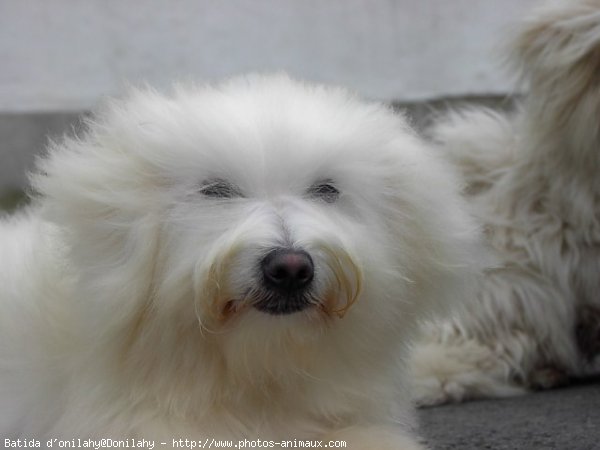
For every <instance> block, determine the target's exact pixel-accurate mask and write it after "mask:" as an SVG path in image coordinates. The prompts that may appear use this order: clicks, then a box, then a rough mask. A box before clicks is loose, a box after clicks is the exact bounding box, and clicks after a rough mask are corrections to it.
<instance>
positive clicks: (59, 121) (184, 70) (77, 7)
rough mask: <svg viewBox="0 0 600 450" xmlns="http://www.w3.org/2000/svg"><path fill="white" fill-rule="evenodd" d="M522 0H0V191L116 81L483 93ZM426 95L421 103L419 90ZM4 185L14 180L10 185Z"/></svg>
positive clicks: (504, 82)
mask: <svg viewBox="0 0 600 450" xmlns="http://www.w3.org/2000/svg"><path fill="white" fill-rule="evenodd" d="M534 3H535V0H502V1H498V0H452V1H447V0H419V1H416V0H226V1H219V0H156V1H142V0H129V1H122V0H104V1H88V0H53V1H45V0H0V198H1V199H2V200H1V202H2V204H4V205H7V206H10V204H11V203H14V199H18V198H19V196H18V192H19V191H20V190H21V189H22V188H23V186H24V185H25V183H26V176H25V173H26V170H27V169H28V168H30V167H31V163H32V160H33V155H34V154H35V153H37V152H39V151H41V149H43V147H44V145H45V142H46V140H47V137H48V136H56V135H59V134H62V133H63V132H64V131H65V130H68V129H69V128H70V127H71V126H72V125H75V126H76V124H77V117H78V116H79V115H80V114H81V113H85V112H87V111H89V110H90V109H93V108H94V106H95V105H96V104H97V103H98V102H99V101H100V100H101V99H102V98H103V97H105V96H112V95H119V94H120V93H122V92H123V91H124V89H125V88H126V86H127V85H128V84H139V83H143V82H147V83H150V84H152V85H155V86H157V87H159V88H166V87H168V85H169V84H170V83H171V82H172V81H174V80H207V81H210V80H215V79H220V78H223V77H228V76H231V75H236V74H240V73H245V72H252V71H258V72H269V71H281V70H284V71H287V72H289V73H290V74H292V75H293V76H295V77H298V78H302V79H306V80H310V81H316V82H325V83H333V84H341V85H345V86H347V87H349V88H351V89H353V90H355V91H357V92H359V93H360V94H361V95H363V96H364V97H367V98H371V99H378V100H384V101H388V102H395V103H400V104H403V105H406V106H408V107H409V109H410V111H411V113H412V114H413V115H414V117H415V121H416V122H419V121H420V120H422V118H423V116H424V115H426V113H427V111H428V108H423V105H429V104H430V102H432V101H433V102H434V104H435V102H436V101H437V102H438V103H439V102H440V99H442V100H443V101H446V99H449V101H454V100H455V99H465V98H467V99H476V100H479V101H489V102H492V103H493V102H496V101H498V99H500V98H502V97H503V96H505V95H506V94H507V93H511V92H512V90H513V86H514V80H513V79H512V78H511V76H510V75H509V71H508V70H504V69H503V64H502V62H503V52H502V47H503V45H504V43H505V41H506V36H507V35H510V29H511V26H512V25H513V24H514V23H515V22H516V21H518V19H519V18H520V17H522V16H523V15H524V14H525V13H526V12H527V11H528V10H529V9H530V8H531V6H532V4H534ZM423 102H426V103H423ZM15 193H17V194H15Z"/></svg>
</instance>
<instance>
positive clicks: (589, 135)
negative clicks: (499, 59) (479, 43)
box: [512, 0, 600, 167]
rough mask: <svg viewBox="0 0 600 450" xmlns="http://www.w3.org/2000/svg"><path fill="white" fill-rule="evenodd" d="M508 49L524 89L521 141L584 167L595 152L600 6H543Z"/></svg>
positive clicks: (599, 142) (583, 2)
mask: <svg viewBox="0 0 600 450" xmlns="http://www.w3.org/2000/svg"><path fill="white" fill-rule="evenodd" d="M512 44H513V45H512V53H513V56H514V61H516V62H517V64H518V67H519V68H520V69H521V73H522V75H523V78H524V80H525V81H526V82H527V83H528V91H529V93H528V95H527V98H526V101H525V108H526V110H527V115H526V117H528V118H529V120H530V121H529V123H528V124H527V125H526V126H529V127H530V129H528V130H527V133H526V135H528V136H534V137H537V140H538V141H539V140H542V142H534V143H533V145H532V146H531V147H533V148H535V147H537V148H540V149H543V152H547V151H548V150H547V148H548V146H550V147H552V146H555V147H557V148H558V149H559V150H558V151H560V152H562V153H563V154H564V149H565V148H568V149H569V151H570V152H571V154H570V156H571V157H575V158H578V159H579V160H580V161H581V163H582V164H584V165H585V166H586V167H589V165H590V163H593V162H595V161H597V159H596V158H597V152H598V147H599V146H600V120H599V118H600V3H599V2H598V1H596V0H576V1H573V0H563V1H561V2H558V3H556V4H551V5H547V6H544V7H543V8H541V9H540V10H538V11H537V12H535V13H534V14H533V15H532V16H531V17H530V18H529V19H528V20H527V21H526V22H525V23H524V24H523V28H522V31H521V32H520V33H519V34H518V35H517V39H516V40H515V41H514V42H513V43H512ZM540 128H541V129H540ZM557 141H559V142H557ZM540 151H542V150H540ZM545 156H547V155H545ZM590 159H593V161H590Z"/></svg>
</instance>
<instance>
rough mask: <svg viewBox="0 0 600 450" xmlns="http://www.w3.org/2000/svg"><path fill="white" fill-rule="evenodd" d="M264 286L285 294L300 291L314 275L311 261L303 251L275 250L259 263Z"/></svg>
mask: <svg viewBox="0 0 600 450" xmlns="http://www.w3.org/2000/svg"><path fill="white" fill-rule="evenodd" d="M261 269H262V273H263V277H264V283H265V286H266V287H268V288H270V289H275V290H279V291H285V292H295V291H300V290H302V289H304V288H306V287H308V285H309V284H310V283H311V281H312V280H313V278H314V275H315V269H314V265H313V261H312V259H311V257H310V255H309V254H308V253H306V252H305V251H304V250H292V249H285V248H278V249H275V250H273V251H271V252H269V253H268V254H267V256H265V257H264V258H263V260H262V261H261Z"/></svg>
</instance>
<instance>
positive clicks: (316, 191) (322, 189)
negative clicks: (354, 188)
mask: <svg viewBox="0 0 600 450" xmlns="http://www.w3.org/2000/svg"><path fill="white" fill-rule="evenodd" d="M308 194H309V195H310V196H311V197H314V198H318V199H320V200H323V201H326V202H327V203H333V202H335V201H336V200H337V199H338V197H339V196H340V191H338V189H337V188H336V187H335V186H334V185H333V183H332V182H331V181H322V182H319V183H315V184H313V185H312V186H311V187H310V188H309V189H308Z"/></svg>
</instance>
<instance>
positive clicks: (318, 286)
mask: <svg viewBox="0 0 600 450" xmlns="http://www.w3.org/2000/svg"><path fill="white" fill-rule="evenodd" d="M42 170H43V171H44V172H45V173H47V175H44V176H39V177H37V179H36V185H37V186H38V188H39V189H40V190H41V191H42V193H44V194H45V196H46V199H45V201H46V204H47V205H48V206H47V209H48V210H49V214H50V216H51V217H52V219H53V220H55V221H57V222H59V224H61V225H63V226H64V227H65V228H66V229H67V230H68V236H69V237H70V239H71V241H70V245H71V248H72V249H71V253H72V258H74V260H75V264H76V265H77V267H78V270H80V271H81V284H82V286H83V288H84V289H85V290H86V291H87V293H88V294H87V297H88V298H94V299H95V300H94V302H95V303H96V305H95V306H94V308H95V309H94V311H96V312H97V311H108V314H113V315H114V314H118V315H119V317H120V320H123V321H124V323H126V322H127V321H129V325H127V326H129V327H133V328H136V329H137V328H139V327H142V328H143V327H144V326H146V324H147V323H148V321H150V319H149V318H150V317H151V318H152V320H153V321H154V323H156V324H160V325H157V326H158V327H166V328H168V327H172V326H173V325H169V324H172V323H176V324H177V325H176V326H177V327H178V328H185V327H186V326H189V328H190V329H192V328H194V329H197V330H200V332H201V333H204V334H207V333H209V334H212V335H214V336H229V337H231V336H238V337H239V338H237V339H234V341H235V342H236V343H237V344H239V342H240V341H243V342H244V345H251V344H249V342H250V341H252V340H253V339H254V340H255V345H256V346H257V347H259V346H260V345H267V344H266V342H269V341H272V340H277V341H281V337H282V336H284V335H285V336H290V335H291V336H292V337H293V338H297V339H299V340H302V339H306V340H316V341H318V340H319V339H320V338H321V337H322V336H324V335H327V334H331V333H334V332H333V331H331V330H335V329H336V328H342V327H343V325H342V324H346V325H345V327H346V331H345V333H346V337H347V338H348V336H351V335H352V334H353V333H355V334H356V339H357V342H359V341H360V340H365V342H367V341H368V338H370V336H371V335H373V334H375V335H377V334H379V335H381V336H388V337H389V336H393V335H394V333H395V332H398V333H399V332H401V331H402V330H406V329H408V328H411V327H412V325H411V324H414V323H415V319H416V318H417V317H420V315H421V314H422V313H423V311H425V310H430V309H435V308H439V305H440V304H441V303H444V302H445V301H446V299H445V298H443V297H445V296H448V297H450V296H452V292H451V291H452V290H453V289H455V288H456V286H457V285H459V284H460V283H459V282H458V281H459V279H460V277H461V276H462V270H463V268H464V267H466V266H468V264H467V261H468V257H469V252H470V246H471V243H472V242H473V241H474V240H475V238H474V233H473V227H472V226H471V223H470V221H469V219H468V218H467V217H466V216H465V214H463V212H462V209H461V208H462V205H461V204H460V200H459V199H458V195H457V193H456V187H455V186H454V184H453V183H454V182H453V179H452V177H451V176H449V175H448V173H447V169H446V168H445V167H444V166H442V165H441V164H440V163H439V162H438V161H436V160H435V159H434V158H433V157H432V156H431V155H430V153H429V151H428V149H427V148H426V146H425V145H424V144H423V143H422V142H421V141H420V140H419V138H418V137H417V136H416V135H415V134H414V133H413V132H412V131H411V130H410V129H409V128H408V127H407V125H406V124H405V122H404V121H403V119H402V118H401V117H399V116H397V115H395V114H394V113H393V112H391V111H390V110H389V109H387V108H385V107H383V106H380V105H377V104H370V103H363V102H360V101H359V100H357V99H355V98H354V97H353V96H351V95H349V94H348V93H347V92H345V91H343V90H336V89H330V88H323V87H309V86H305V85H302V84H300V83H297V82H294V81H291V80H289V79H288V78H286V77H284V76H275V77H255V78H245V79H238V80H234V81H231V82H229V83H226V84H224V85H221V86H219V87H218V88H203V89H191V90H181V91H180V92H177V93H176V94H175V95H174V96H173V97H171V98H167V97H163V96H161V95H158V94H155V93H152V92H145V93H136V94H134V95H133V96H132V97H131V98H130V99H129V100H128V101H127V102H125V103H121V104H116V105H113V106H111V107H109V108H108V109H107V112H106V113H105V115H104V116H103V117H101V118H100V119H98V123H97V124H93V125H92V126H91V129H90V131H89V132H88V134H87V135H86V136H85V137H84V138H83V140H82V141H67V142H66V143H65V144H63V145H62V147H59V148H57V149H55V150H54V153H53V156H52V157H51V158H49V159H48V160H47V161H46V162H45V163H43V165H42ZM98 297H101V298H100V299H98ZM90 301H92V300H90ZM435 305H437V306H435ZM115 311H118V313H115ZM106 315H107V314H104V315H103V314H100V313H99V314H98V317H105V316H106ZM97 320H98V321H100V322H101V321H102V320H105V319H97ZM111 320H112V321H113V322H114V319H111ZM131 323H133V325H132V324H131ZM186 324H187V325H186ZM223 339H226V338H225V337H224V338H223ZM382 339H386V337H384V338H382ZM237 344H236V345H237ZM361 345H362V344H361ZM365 345H366V344H365Z"/></svg>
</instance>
